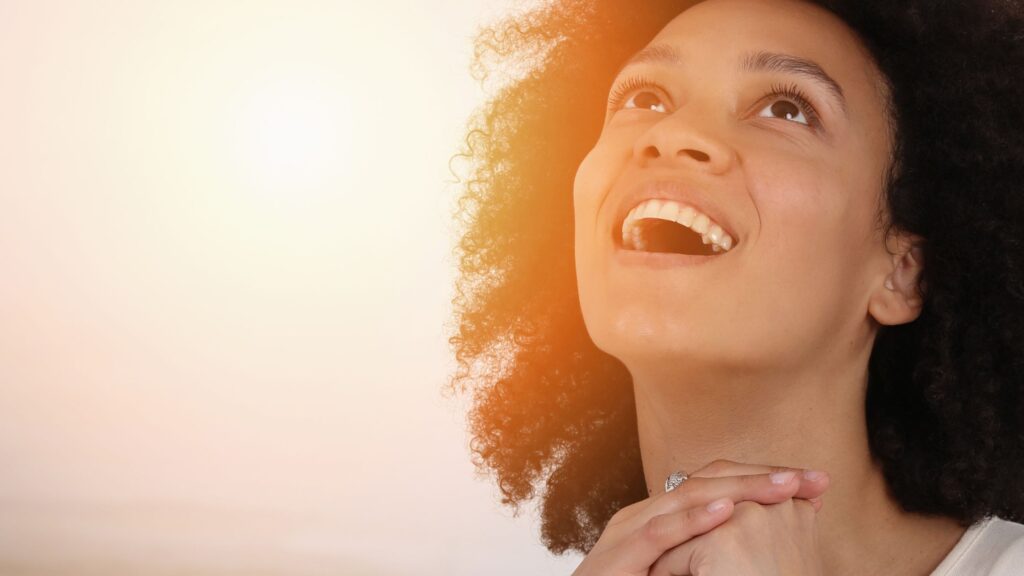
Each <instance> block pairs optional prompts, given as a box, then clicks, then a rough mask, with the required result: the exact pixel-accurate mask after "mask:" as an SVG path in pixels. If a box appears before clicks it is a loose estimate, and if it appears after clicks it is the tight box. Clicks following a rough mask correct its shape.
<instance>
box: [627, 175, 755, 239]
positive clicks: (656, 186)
mask: <svg viewBox="0 0 1024 576" xmlns="http://www.w3.org/2000/svg"><path fill="white" fill-rule="evenodd" d="M650 199H658V200H672V201H675V202H679V203H680V204H684V205H690V206H693V207H694V208H695V209H697V211H699V212H703V213H704V214H706V215H707V216H708V217H709V218H711V220H712V221H713V222H714V223H716V224H718V225H719V226H721V227H722V230H725V232H726V233H727V234H729V236H732V239H733V242H734V245H736V244H739V238H738V237H737V235H736V232H735V228H734V227H733V225H732V224H731V223H730V222H729V220H728V217H727V216H726V214H725V212H724V211H722V210H721V209H720V208H719V207H718V205H717V204H715V203H714V202H712V201H711V199H710V198H709V197H708V196H707V194H705V193H704V192H701V191H700V190H699V189H698V188H696V187H694V186H690V185H688V184H685V183H683V182H680V181H678V180H648V181H644V182H641V183H640V184H638V185H636V186H633V187H632V188H630V189H629V190H628V191H627V192H626V194H625V195H624V196H622V198H620V199H619V204H618V208H617V210H616V213H615V228H614V229H613V231H612V232H613V234H614V235H615V237H616V238H618V239H619V240H620V241H621V235H622V224H623V222H624V221H625V220H626V216H627V215H628V214H629V211H630V210H632V209H633V207H634V206H636V205H637V204H639V203H640V202H643V201H644V200H650Z"/></svg>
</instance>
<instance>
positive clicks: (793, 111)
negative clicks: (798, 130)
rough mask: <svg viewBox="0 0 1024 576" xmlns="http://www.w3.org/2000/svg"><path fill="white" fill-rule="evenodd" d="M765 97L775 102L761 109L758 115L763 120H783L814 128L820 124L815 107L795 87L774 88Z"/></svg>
mask: <svg viewBox="0 0 1024 576" xmlns="http://www.w3.org/2000/svg"><path fill="white" fill-rule="evenodd" d="M765 97H772V98H774V101H773V102H772V103H771V104H769V105H768V106H765V107H764V108H762V109H761V112H760V113H758V116H760V117H761V118H782V119H785V120H791V121H793V122H796V123H797V124H803V125H805V126H809V127H812V128H814V127H817V126H818V125H819V124H820V121H819V119H818V114H817V113H816V112H815V111H814V107H813V106H811V103H810V101H809V100H808V99H807V97H806V96H804V93H803V92H801V91H800V89H799V88H797V87H796V86H795V85H791V86H772V88H771V90H770V91H769V92H768V93H767V94H765Z"/></svg>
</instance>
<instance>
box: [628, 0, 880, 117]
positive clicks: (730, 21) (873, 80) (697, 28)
mask: <svg viewBox="0 0 1024 576" xmlns="http://www.w3.org/2000/svg"><path fill="white" fill-rule="evenodd" d="M648 46H649V47H652V48H654V49H655V50H657V49H658V48H659V47H667V48H671V49H672V50H671V52H672V57H673V58H675V59H676V63H677V64H678V65H679V66H681V67H682V68H683V69H687V68H691V67H693V68H697V67H699V68H700V69H701V73H702V77H704V78H707V75H708V73H709V71H714V72H715V73H717V72H718V71H722V72H724V73H730V74H731V73H743V72H744V69H745V68H749V66H744V62H746V61H747V59H748V58H749V55H750V54H752V53H773V54H779V55H787V56H793V57H795V58H798V59H801V60H806V61H809V62H813V63H815V64H816V65H817V66H819V67H820V68H821V70H822V71H824V72H825V73H826V74H827V76H828V77H830V78H832V79H835V82H836V83H837V84H838V85H839V86H838V87H839V88H841V90H842V93H843V94H844V95H845V100H846V103H847V104H848V109H847V112H848V114H849V120H850V121H851V123H852V124H854V125H861V127H862V128H864V129H866V130H870V131H875V130H882V129H883V128H884V127H885V126H886V125H885V124H884V122H882V121H881V120H882V114H881V112H882V111H883V110H884V107H885V98H886V94H885V91H884V82H882V80H881V78H882V76H881V74H880V73H879V72H878V70H877V68H876V66H875V64H874V62H873V60H872V58H871V55H870V53H869V52H868V51H867V49H866V48H865V47H864V46H863V44H862V43H861V41H860V39H859V37H858V36H857V34H856V33H855V32H854V31H853V30H852V29H850V28H849V27H848V26H847V25H846V24H845V23H844V22H843V21H842V20H841V19H840V18H839V17H838V16H836V15H834V14H832V13H831V12H829V11H827V10H825V9H824V8H822V7H820V6H817V5H814V4H811V3H809V2H804V1H801V0H705V1H703V2H699V3H697V4H696V5H693V6H692V7H690V8H688V9H686V10H685V11H683V12H682V13H680V14H679V15H678V16H676V17H675V18H674V19H673V20H672V21H670V22H669V23H668V24H667V25H665V27H664V28H662V29H661V30H660V31H659V32H658V34H657V35H655V37H654V38H653V39H652V40H651V41H650V43H649V44H648ZM663 56H664V55H663ZM663 59H664V60H667V59H668V58H667V57H666V58H663Z"/></svg>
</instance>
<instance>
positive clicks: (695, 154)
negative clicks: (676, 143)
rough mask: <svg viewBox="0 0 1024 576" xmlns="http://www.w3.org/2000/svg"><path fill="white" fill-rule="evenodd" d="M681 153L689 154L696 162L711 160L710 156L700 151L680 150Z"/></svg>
mask: <svg viewBox="0 0 1024 576" xmlns="http://www.w3.org/2000/svg"><path fill="white" fill-rule="evenodd" d="M679 153H680V154H688V155H689V156H690V157H691V158H693V159H694V160H699V161H701V162H707V161H708V160H710V159H711V157H710V156H708V155H707V154H705V153H703V152H701V151H700V150H680V151H679Z"/></svg>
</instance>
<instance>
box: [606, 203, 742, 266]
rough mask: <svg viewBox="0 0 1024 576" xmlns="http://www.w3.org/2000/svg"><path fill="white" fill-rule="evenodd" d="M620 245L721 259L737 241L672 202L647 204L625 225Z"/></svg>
mask: <svg viewBox="0 0 1024 576" xmlns="http://www.w3.org/2000/svg"><path fill="white" fill-rule="evenodd" d="M621 231H622V232H621V236H620V237H619V240H620V245H621V246H622V247H623V248H624V249H626V250H634V251H639V252H662V253H669V254H687V255H691V256H719V255H722V254H724V253H725V252H728V251H729V250H730V249H731V248H732V247H733V245H734V240H733V238H732V236H730V235H729V234H728V233H727V232H725V230H723V229H722V228H721V227H720V226H719V225H718V224H716V223H714V222H712V221H711V219H710V218H708V217H707V216H706V215H705V214H702V213H700V212H698V211H697V210H696V209H694V208H693V207H692V206H686V205H682V204H679V203H677V202H673V201H671V200H656V199H652V200H645V201H643V202H641V203H640V204H638V205H637V206H636V207H635V208H633V210H631V211H630V212H629V214H628V215H627V216H626V218H625V220H623V222H622V228H621Z"/></svg>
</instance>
